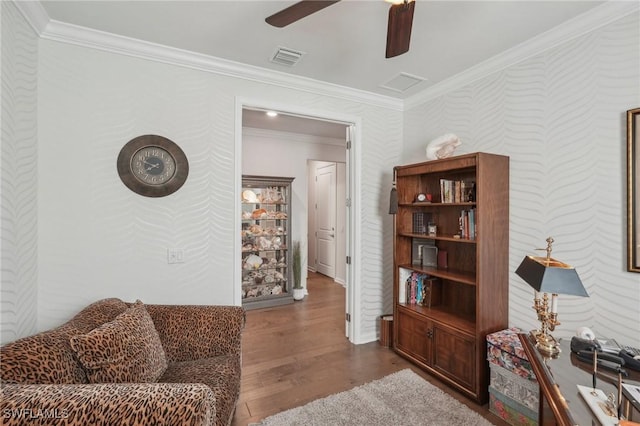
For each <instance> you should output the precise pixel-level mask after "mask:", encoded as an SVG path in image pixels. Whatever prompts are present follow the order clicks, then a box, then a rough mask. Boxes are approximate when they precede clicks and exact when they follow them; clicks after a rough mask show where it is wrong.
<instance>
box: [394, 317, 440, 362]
mask: <svg viewBox="0 0 640 426" xmlns="http://www.w3.org/2000/svg"><path fill="white" fill-rule="evenodd" d="M398 321H399V324H398V325H399V327H398V343H397V348H398V349H400V350H402V351H404V352H405V353H407V354H409V355H411V356H412V357H413V358H415V359H416V360H418V361H420V362H423V363H424V364H426V365H430V364H431V358H432V357H431V354H432V344H431V342H432V340H431V338H430V336H431V330H432V327H431V323H430V322H429V321H426V320H424V319H421V318H417V317H414V316H413V315H409V314H407V313H405V312H402V311H399V312H398Z"/></svg>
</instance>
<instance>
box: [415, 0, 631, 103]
mask: <svg viewBox="0 0 640 426" xmlns="http://www.w3.org/2000/svg"><path fill="white" fill-rule="evenodd" d="M639 10H640V2H638V1H633V0H631V1H629V0H610V1H608V2H606V3H603V4H601V5H600V6H596V7H594V8H593V9H591V10H589V11H587V12H585V13H583V14H581V15H578V16H576V17H575V18H573V19H570V20H569V21H567V22H565V23H563V24H562V25H559V26H557V27H555V28H552V29H551V30H549V31H546V32H544V33H542V34H540V35H538V36H536V37H533V38H531V39H529V40H527V41H525V42H523V43H520V44H519V45H517V46H514V47H512V48H510V49H508V50H506V51H504V52H502V53H500V54H498V55H496V56H493V57H491V58H489V59H487V60H485V61H483V62H481V63H479V64H477V65H475V66H473V67H471V68H468V69H467V70H465V71H463V72H461V73H459V74H456V75H454V76H452V77H450V78H448V79H446V80H443V81H441V82H439V83H437V84H434V85H433V86H430V87H428V88H426V89H425V90H423V91H421V92H419V93H417V94H415V95H413V96H410V97H408V98H407V99H405V102H404V110H405V111H406V110H409V109H411V108H414V107H417V106H418V105H420V104H423V103H425V102H428V101H430V100H432V99H434V98H437V97H439V96H443V95H445V94H447V93H448V92H451V91H453V90H456V89H458V88H460V87H463V86H466V85H468V84H470V83H473V82H474V81H477V80H479V79H481V78H484V77H487V76H489V75H491V74H494V73H496V72H499V71H502V70H503V69H505V68H508V67H510V66H513V65H515V64H517V63H519V62H522V61H524V60H526V59H528V58H531V57H532V56H535V55H538V54H540V53H542V52H544V51H546V50H549V49H552V48H554V47H556V46H558V45H560V44H563V43H566V42H568V41H570V40H573V39H575V38H577V37H580V36H582V35H584V34H587V33H590V32H592V31H595V30H597V29H598V28H601V27H603V26H605V25H607V24H609V23H611V22H613V21H616V20H618V19H620V18H623V17H624V16H627V15H629V14H631V13H634V12H638V11H639Z"/></svg>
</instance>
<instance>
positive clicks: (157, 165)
mask: <svg viewBox="0 0 640 426" xmlns="http://www.w3.org/2000/svg"><path fill="white" fill-rule="evenodd" d="M142 162H143V163H144V164H146V165H148V166H151V167H149V168H146V167H145V170H146V171H149V170H151V169H155V168H157V167H160V163H156V164H153V163H149V162H148V161H147V160H142Z"/></svg>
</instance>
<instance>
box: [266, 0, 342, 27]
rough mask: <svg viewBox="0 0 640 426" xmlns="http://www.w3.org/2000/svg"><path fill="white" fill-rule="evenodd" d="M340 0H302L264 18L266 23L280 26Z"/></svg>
mask: <svg viewBox="0 0 640 426" xmlns="http://www.w3.org/2000/svg"><path fill="white" fill-rule="evenodd" d="M339 1H340V0H302V1H299V2H298V3H294V4H293V5H291V6H289V7H287V8H286V9H282V10H281V11H280V12H277V13H274V14H273V15H271V16H269V17H268V18H266V19H265V21H266V22H267V24H271V25H273V26H274V27H278V28H282V27H286V26H287V25H289V24H292V23H294V22H296V21H297V20H298V19H302V18H304V17H305V16H309V15H311V14H312V13H316V12H317V11H319V10H322V9H324V8H325V7H328V6H331V5H332V4H334V3H338V2H339Z"/></svg>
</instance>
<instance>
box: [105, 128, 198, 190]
mask: <svg viewBox="0 0 640 426" xmlns="http://www.w3.org/2000/svg"><path fill="white" fill-rule="evenodd" d="M149 146H155V147H158V148H162V149H164V150H165V151H167V152H168V153H169V155H171V156H172V157H173V159H174V161H175V163H176V171H175V173H174V174H173V176H172V177H171V179H170V180H168V181H167V182H165V183H164V184H161V185H151V184H147V183H144V182H141V181H140V180H138V179H137V178H136V177H135V176H134V175H133V171H132V170H131V158H132V157H133V156H134V155H135V153H136V152H138V151H139V150H140V149H142V148H146V147H149ZM117 165H118V175H119V176H120V179H121V180H122V183H124V184H125V186H126V187H127V188H129V189H130V190H132V191H133V192H135V193H137V194H140V195H143V196H145V197H165V196H167V195H170V194H173V193H174V192H176V191H177V190H178V189H180V188H181V187H182V185H184V183H185V182H186V180H187V176H188V175H189V161H188V160H187V156H186V155H185V153H184V151H182V149H181V148H180V147H179V146H178V145H177V144H176V143H175V142H173V141H171V140H170V139H167V138H165V137H163V136H158V135H142V136H138V137H135V138H133V139H131V140H130V141H129V142H127V143H126V144H125V145H124V146H123V147H122V149H121V150H120V154H118V161H117Z"/></svg>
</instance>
